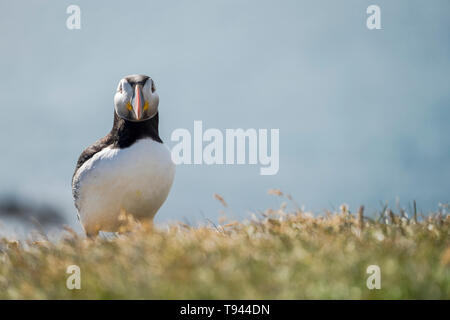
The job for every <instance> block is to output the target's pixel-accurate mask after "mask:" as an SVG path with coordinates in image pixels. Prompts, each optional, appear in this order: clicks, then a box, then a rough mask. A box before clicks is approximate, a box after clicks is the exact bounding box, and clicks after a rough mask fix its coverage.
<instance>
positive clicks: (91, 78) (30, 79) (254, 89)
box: [0, 0, 450, 226]
mask: <svg viewBox="0 0 450 320" xmlns="http://www.w3.org/2000/svg"><path fill="white" fill-rule="evenodd" d="M70 4H77V5H79V6H80V7H81V26H82V29H81V30H68V29H67V28H66V19H67V17H68V15H67V14H66V8H67V6H68V5H70ZM370 4H377V5H379V6H380V7H381V19H382V30H373V31H370V30H368V29H367V28H366V18H367V14H366V8H367V6H369V5H370ZM449 12H450V2H449V1H448V0H442V1H439V0H434V1H423V0H422V1H410V0H408V1H406V0H404V1H400V0H399V1H361V0H352V1H350V0H347V1H332V0H329V1H324V0H322V1H317V0H314V1H313V0H311V1H297V0H295V1H294V0H292V1H287V0H285V1H256V0H254V1H251V0H249V1H229V0H227V1H208V0H202V1H199V0H196V1H56V0H55V1H2V2H1V3H0V32H1V37H0V55H1V59H0V70H1V77H0V97H1V99H0V101H1V102H0V108H1V117H0V134H1V143H2V150H3V151H2V155H1V157H0V179H1V180H0V194H17V195H19V196H22V197H26V198H28V199H32V200H35V201H43V202H51V203H55V204H57V205H58V206H60V207H61V208H62V209H64V210H65V212H66V214H67V216H68V219H69V222H70V224H71V225H72V226H76V225H77V222H76V219H75V208H74V207H73V205H72V197H71V186H70V181H71V176H72V173H73V169H74V166H75V162H76V160H77V157H78V155H79V154H80V152H81V151H82V150H83V149H84V148H85V147H86V146H88V145H89V144H91V143H92V142H94V141H95V140H96V139H97V138H99V137H102V136H104V135H105V134H106V133H107V132H108V131H109V130H110V128H111V125H112V116H113V95H114V91H115V89H116V86H117V83H118V81H119V80H120V79H121V78H122V77H123V76H125V75H128V74H133V73H143V74H148V75H150V76H151V77H152V78H153V79H154V80H155V82H156V85H157V90H158V91H159V95H160V119H161V121H160V133H161V137H162V138H163V140H164V141H165V142H166V143H167V144H168V145H169V146H170V147H171V146H173V143H172V142H171V141H170V134H171V132H172V131H173V130H174V129H176V128H188V129H189V130H192V128H193V121H194V120H202V121H203V126H204V128H205V129H206V128H218V129H221V130H225V129H226V128H239V127H241V128H256V129H258V128H268V129H270V128H279V129H280V171H279V173H278V174H277V175H275V176H260V175H259V166H248V165H247V166H206V165H203V166H178V167H177V175H176V178H175V183H174V186H173V189H172V192H171V194H170V196H169V198H168V200H167V202H166V203H165V205H164V206H163V208H162V209H161V210H160V212H159V213H158V215H157V219H156V220H157V221H159V222H164V221H168V220H179V219H184V218H186V219H188V220H189V221H191V222H196V221H199V220H200V221H201V220H202V219H203V217H207V218H209V219H212V220H216V219H217V217H218V211H219V210H220V209H221V206H220V204H219V203H217V201H216V200H214V199H213V197H212V194H213V193H218V194H221V195H222V196H223V197H224V198H225V199H226V201H227V202H228V203H229V205H230V207H231V208H232V212H233V214H234V215H235V217H238V218H245V217H246V214H247V212H249V211H255V210H261V209H265V208H267V207H270V206H272V207H275V206H278V205H279V200H278V199H276V198H273V197H272V196H268V195H267V194H266V193H267V190H268V189H270V188H280V189H282V190H283V191H285V192H288V193H291V194H292V195H293V197H294V198H295V199H296V200H297V202H298V203H300V204H304V205H305V207H306V209H313V210H319V211H320V210H322V209H327V208H331V207H332V206H338V205H339V204H341V203H344V202H345V203H348V204H349V205H350V207H351V208H352V207H353V208H355V207H356V206H358V205H360V204H365V205H366V206H367V207H368V208H369V209H370V210H375V209H377V208H379V206H380V201H389V202H390V203H391V204H393V205H394V204H395V199H396V197H398V198H399V199H400V203H401V204H402V205H405V206H406V205H407V204H408V202H410V201H412V200H414V199H415V200H417V202H418V204H419V207H420V208H422V209H423V210H431V209H435V208H436V207H437V204H438V203H439V202H448V201H449V190H450V152H449V150H450V125H449V123H450V122H449V120H450V90H449V89H450V59H449V57H450V41H449V30H450V19H449Z"/></svg>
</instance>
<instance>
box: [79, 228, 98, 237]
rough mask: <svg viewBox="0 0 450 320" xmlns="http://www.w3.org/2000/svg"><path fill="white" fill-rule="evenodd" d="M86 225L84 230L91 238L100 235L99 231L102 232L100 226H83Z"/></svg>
mask: <svg viewBox="0 0 450 320" xmlns="http://www.w3.org/2000/svg"><path fill="white" fill-rule="evenodd" d="M83 227H84V232H86V236H87V237H88V238H90V239H92V238H95V237H96V236H98V233H99V232H100V228H97V227H93V228H92V227H90V228H89V227H87V226H83Z"/></svg>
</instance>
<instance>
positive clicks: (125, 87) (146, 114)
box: [114, 74, 159, 122]
mask: <svg viewBox="0 0 450 320" xmlns="http://www.w3.org/2000/svg"><path fill="white" fill-rule="evenodd" d="M158 104H159V96H158V94H157V93H156V89H155V83H154V82H153V80H152V79H151V78H150V77H148V76H144V75H140V74H134V75H131V76H126V77H125V78H123V79H122V80H120V82H119V85H118V86H117V92H116V94H115V96H114V107H115V111H116V113H117V115H118V116H119V117H121V118H123V119H125V120H128V121H135V122H138V121H144V120H148V119H150V118H152V117H154V116H155V115H156V113H158Z"/></svg>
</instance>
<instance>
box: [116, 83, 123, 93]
mask: <svg viewBox="0 0 450 320" xmlns="http://www.w3.org/2000/svg"><path fill="white" fill-rule="evenodd" d="M117 92H120V93H122V82H121V83H119V86H118V87H117Z"/></svg>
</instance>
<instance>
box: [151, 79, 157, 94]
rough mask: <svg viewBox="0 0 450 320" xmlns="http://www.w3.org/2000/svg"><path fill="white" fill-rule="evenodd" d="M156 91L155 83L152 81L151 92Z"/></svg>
mask: <svg viewBox="0 0 450 320" xmlns="http://www.w3.org/2000/svg"><path fill="white" fill-rule="evenodd" d="M155 91H156V88H155V83H154V82H153V81H152V93H153V92H155Z"/></svg>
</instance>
